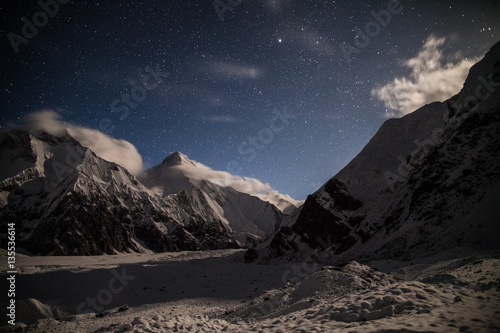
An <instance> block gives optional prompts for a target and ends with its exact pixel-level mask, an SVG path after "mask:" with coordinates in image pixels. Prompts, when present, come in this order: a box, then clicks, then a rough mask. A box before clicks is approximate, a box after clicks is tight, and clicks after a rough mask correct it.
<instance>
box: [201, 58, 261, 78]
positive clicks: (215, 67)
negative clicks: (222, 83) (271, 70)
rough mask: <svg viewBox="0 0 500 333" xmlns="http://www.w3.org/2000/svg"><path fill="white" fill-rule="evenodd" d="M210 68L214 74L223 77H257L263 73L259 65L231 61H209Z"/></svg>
mask: <svg viewBox="0 0 500 333" xmlns="http://www.w3.org/2000/svg"><path fill="white" fill-rule="evenodd" d="M208 69H209V71H210V72H211V73H212V74H213V75H216V76H218V77H220V78H223V79H227V78H232V79H257V78H259V77H260V76H262V74H263V70H262V69H260V68H259V67H256V66H245V65H240V64H235V63H230V62H212V63H209V65H208Z"/></svg>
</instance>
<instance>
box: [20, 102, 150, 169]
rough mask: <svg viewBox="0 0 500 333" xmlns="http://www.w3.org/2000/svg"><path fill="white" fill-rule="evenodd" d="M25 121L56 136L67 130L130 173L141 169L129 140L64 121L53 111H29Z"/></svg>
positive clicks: (138, 155)
mask: <svg viewBox="0 0 500 333" xmlns="http://www.w3.org/2000/svg"><path fill="white" fill-rule="evenodd" d="M25 121H26V123H27V126H28V128H29V129H34V130H44V131H46V132H48V133H50V134H52V135H56V136H62V135H65V134H66V132H67V133H69V135H71V136H72V137H73V138H74V139H75V140H76V141H78V142H79V143H80V144H81V145H82V146H84V147H87V148H90V149H91V150H92V151H93V152H94V153H95V154H96V155H97V156H99V157H101V158H103V159H105V160H107V161H110V162H114V163H117V164H119V165H121V166H123V167H124V168H126V169H127V170H128V171H129V172H130V173H131V174H134V175H137V174H138V173H139V172H141V171H142V169H143V164H142V157H141V155H140V154H139V152H138V151H137V149H136V148H135V146H134V145H133V144H131V143H130V142H128V141H125V140H119V139H114V138H112V137H110V136H109V135H106V134H104V133H102V132H100V131H98V130H95V129H91V128H87V127H81V126H77V125H74V124H71V123H67V122H64V121H63V120H62V119H61V116H60V114H59V113H57V112H55V111H52V110H42V111H38V112H34V113H30V114H28V115H27V116H26V117H25Z"/></svg>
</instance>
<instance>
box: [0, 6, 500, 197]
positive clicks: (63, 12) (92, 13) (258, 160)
mask: <svg viewBox="0 0 500 333" xmlns="http://www.w3.org/2000/svg"><path fill="white" fill-rule="evenodd" d="M43 1H45V2H46V3H47V4H49V3H54V0H52V1H51V0H43ZM8 2H9V5H8V6H6V5H5V4H2V5H1V6H2V8H1V21H2V22H1V38H2V41H1V65H0V66H1V75H0V85H1V86H0V88H1V90H0V101H1V105H0V123H2V124H3V125H2V128H3V129H5V128H6V124H7V123H9V122H12V121H14V122H20V121H22V119H23V117H25V116H26V115H27V114H29V113H32V112H34V111H38V110H42V109H50V110H54V111H56V112H58V113H59V114H60V115H61V117H62V119H64V120H65V121H67V122H71V123H73V124H75V125H78V126H85V127H90V128H94V129H100V130H101V131H104V132H107V133H108V134H109V135H111V136H113V137H115V138H119V139H124V140H127V141H129V142H131V143H132V144H133V145H135V146H136V148H137V149H138V151H139V152H140V154H141V155H142V157H143V159H144V162H145V164H146V166H152V165H156V164H158V163H160V162H161V161H162V160H163V159H164V158H165V156H167V155H168V154H169V153H171V152H174V151H181V152H183V153H184V154H186V155H188V156H189V157H190V158H191V159H194V160H196V161H198V162H201V163H203V164H205V165H207V166H209V167H211V168H213V169H216V170H227V171H230V172H231V173H233V174H239V175H242V176H249V177H255V178H258V179H260V180H261V181H263V182H268V183H269V184H270V185H271V186H272V187H273V188H275V189H277V190H278V191H280V192H281V193H287V194H290V195H291V196H292V197H293V198H295V199H305V197H306V196H307V194H310V193H312V192H314V191H315V190H317V189H318V188H319V187H320V186H321V185H322V184H323V183H324V182H325V181H327V180H328V179H329V178H331V177H332V176H333V175H334V174H335V173H337V172H338V171H339V170H340V169H341V168H342V167H344V166H345V165H346V164H347V163H348V162H349V161H350V160H351V159H352V158H353V157H354V156H356V154H357V153H359V152H360V150H361V149H362V148H363V146H364V145H365V144H366V143H367V142H368V141H369V140H370V138H371V137H372V136H373V135H374V134H375V133H376V131H377V130H378V128H379V127H380V126H381V124H382V123H383V122H384V121H385V120H386V119H387V118H388V116H389V115H390V116H400V115H402V114H403V113H405V112H403V111H401V110H394V109H395V108H396V107H393V109H391V107H390V105H388V104H387V103H384V101H382V100H380V99H379V98H377V97H376V96H375V95H374V93H373V92H372V91H373V89H375V88H376V87H380V86H382V85H386V84H389V83H390V82H393V80H394V79H395V78H401V77H406V78H409V80H412V79H413V80H415V81H418V78H417V77H416V76H418V75H420V74H421V72H422V71H424V72H425V71H426V70H432V68H431V69H429V68H424V69H422V68H420V70H421V71H420V72H418V73H414V77H413V78H412V76H411V75H412V71H411V69H410V68H408V66H405V65H404V63H405V61H406V60H408V59H411V58H414V57H416V56H417V55H418V54H419V52H421V51H422V50H423V46H424V44H426V43H428V45H430V44H433V43H434V44H433V45H431V46H429V47H428V48H427V51H428V54H427V55H428V56H429V54H431V53H432V52H434V53H432V54H434V55H436V54H440V55H441V58H440V59H438V60H439V61H441V65H443V64H451V65H457V66H458V65H460V64H466V63H467V62H471V61H476V60H477V59H478V57H480V56H482V55H484V53H485V52H486V51H487V50H488V49H489V48H490V47H491V46H492V45H493V44H494V43H495V42H497V41H499V40H500V23H499V22H500V1H479V0H474V1H457V0H453V1H448V0H438V1H435V0H434V1H408V0H406V1H405V0H402V1H401V2H400V3H399V4H398V3H393V2H392V1H372V0H370V1H355V0H351V1H316V0H314V1H313V0H288V1H287V0H274V1H272V0H242V1H237V0H231V1H230V0H225V1H219V2H214V1H208V0H204V1H202V0H192V1H189V0H176V1H169V0H163V1H159V0H149V1H77V0H73V1H63V0H61V1H60V2H62V3H65V4H58V9H57V12H56V7H55V6H54V5H51V6H49V7H47V8H48V11H49V13H48V14H37V13H38V12H39V11H40V10H41V7H40V6H39V5H38V4H37V1H13V0H11V1H8ZM66 2H67V4H66ZM372 11H373V12H375V13H379V14H380V13H382V14H381V16H379V17H378V18H379V20H380V22H381V23H376V20H375V18H374V15H373V14H371V12H372ZM391 11H392V12H391ZM385 13H389V14H390V15H391V16H390V17H388V16H387V15H385V16H384V15H383V14H385ZM34 15H35V17H33V16H34ZM51 16H52V17H51ZM23 17H26V18H27V19H28V20H29V21H30V23H29V24H30V25H31V24H32V22H33V20H34V19H35V21H36V20H38V21H37V22H38V25H39V26H40V27H39V28H36V27H35V28H36V29H38V33H37V34H34V33H33V30H30V29H29V28H25V29H24V30H25V31H24V33H25V36H23V31H22V28H23V24H26V20H25V21H23V20H22V18H23ZM222 19H223V20H222ZM370 22H372V23H371V24H370ZM356 27H358V28H360V30H361V31H362V33H363V34H364V35H365V36H366V37H367V38H368V39H369V40H368V41H367V40H366V38H363V37H362V36H358V38H357V39H356V40H355V36H356V34H358V31H359V30H357V29H356ZM366 28H368V30H366ZM370 29H371V30H370ZM9 33H13V34H9ZM14 35H17V36H18V37H13V36H14ZM9 36H10V37H9ZM341 43H345V44H341ZM16 49H17V50H16ZM16 51H17V52H16ZM424 51H425V50H424ZM432 54H431V56H432ZM422 56H425V54H424V53H422ZM439 61H438V62H439ZM432 64H435V63H431V62H430V61H427V62H424V65H426V66H431V67H432ZM443 66H444V65H443ZM462 83H463V82H459V85H460V86H461V84H462ZM413 88H415V89H419V87H418V84H416V85H414V87H413ZM445 94H446V93H443V95H442V96H443V98H444V97H450V96H451V95H450V96H445ZM407 112H408V111H406V113H407ZM277 115H278V116H277ZM252 138H253V139H252ZM228 167H229V170H228Z"/></svg>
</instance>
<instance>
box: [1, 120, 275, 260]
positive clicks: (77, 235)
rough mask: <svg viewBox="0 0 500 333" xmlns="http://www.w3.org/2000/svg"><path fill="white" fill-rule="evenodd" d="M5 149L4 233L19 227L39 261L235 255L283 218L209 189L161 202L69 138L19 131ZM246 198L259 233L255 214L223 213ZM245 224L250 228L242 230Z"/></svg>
mask: <svg viewBox="0 0 500 333" xmlns="http://www.w3.org/2000/svg"><path fill="white" fill-rule="evenodd" d="M0 147H1V148H0V158H1V160H2V166H1V167H0V219H1V220H2V221H3V222H4V223H2V229H4V230H2V231H1V232H2V233H5V232H6V229H7V224H6V223H5V222H9V223H15V225H16V234H17V244H18V246H19V247H21V248H24V249H25V250H27V251H29V252H31V253H33V254H41V255H48V254H53V255H96V254H103V253H107V254H111V253H116V252H137V251H148V250H151V251H155V252H165V251H179V250H206V249H220V248H237V247H241V246H242V243H241V242H240V241H238V239H240V240H242V239H246V235H247V233H248V235H250V236H251V237H253V238H255V240H256V241H258V240H260V238H261V237H267V236H268V235H270V234H271V233H272V232H273V231H274V230H275V228H276V225H279V223H280V221H281V218H282V214H281V212H280V211H278V210H277V209H276V208H275V207H274V206H272V205H271V204H269V203H266V202H263V201H261V200H260V199H258V198H255V197H251V196H249V195H246V194H243V193H239V192H237V191H235V190H233V189H230V188H227V189H221V188H219V187H217V186H216V185H215V184H211V183H209V182H203V183H201V184H198V185H197V186H196V187H195V186H193V185H190V184H185V185H186V188H185V189H182V190H181V191H180V192H179V193H171V194H169V195H166V196H164V195H159V194H158V193H157V192H155V191H153V190H150V189H148V188H147V187H146V186H144V185H143V184H142V183H141V182H140V181H138V180H137V179H136V178H135V177H134V176H133V175H131V174H130V173H129V172H128V171H127V170H126V169H125V168H123V167H121V166H119V165H117V164H115V163H112V162H108V161H106V160H104V159H102V158H100V157H98V156H96V155H95V154H94V153H93V152H92V151H91V150H90V149H88V148H85V147H82V146H81V145H80V144H79V143H78V142H77V141H75V140H74V139H73V138H72V137H71V136H70V135H69V134H66V135H65V136H54V135H51V134H48V133H46V132H43V131H24V130H16V131H11V132H9V133H6V134H4V135H3V136H1V137H0ZM174 158H175V156H174ZM188 185H189V186H188ZM178 190H180V188H178ZM242 198H243V199H244V201H245V203H243V204H242V207H247V206H248V205H255V206H256V207H262V214H261V215H258V217H260V218H262V220H259V221H258V222H259V223H260V224H259V226H257V225H253V224H252V221H256V220H255V219H253V218H252V217H248V216H245V214H250V213H251V212H252V210H250V209H248V210H246V211H243V210H238V209H233V210H231V209H227V211H228V212H231V213H233V215H234V216H233V215H230V214H229V213H227V214H226V216H225V217H224V218H223V215H221V214H217V213H220V212H219V211H218V209H219V210H220V209H223V208H226V207H230V208H231V207H237V206H238V205H239V203H238V200H243V199H242ZM216 203H218V204H219V206H215V204H216ZM245 205H247V206H245ZM238 214H240V215H241V216H240V215H238ZM241 220H244V221H246V224H245V226H246V227H247V229H244V228H239V229H238V228H236V227H237V226H238V223H240V221H241ZM248 221H250V222H248ZM258 231H262V232H258ZM254 233H255V234H256V235H257V236H256V237H254ZM266 233H268V234H266Z"/></svg>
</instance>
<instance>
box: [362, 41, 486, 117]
mask: <svg viewBox="0 0 500 333" xmlns="http://www.w3.org/2000/svg"><path fill="white" fill-rule="evenodd" d="M445 41H446V38H437V37H435V36H433V35H431V36H429V38H428V39H427V41H426V42H425V44H424V45H423V46H422V48H421V50H420V51H419V53H418V55H417V56H416V57H414V58H411V59H409V60H406V61H404V62H403V66H406V67H408V68H410V69H411V74H410V75H409V77H399V78H395V79H394V80H393V81H392V82H390V83H388V84H386V85H384V86H380V87H376V88H374V89H373V90H372V92H371V93H372V96H374V97H377V98H378V99H379V100H381V101H383V102H384V103H385V106H386V107H387V108H388V109H390V110H391V111H390V112H387V114H386V115H387V116H388V117H398V116H404V115H405V114H408V113H411V112H413V111H415V110H417V109H418V108H420V107H421V106H423V105H425V104H428V103H431V102H436V101H443V100H446V99H448V98H450V97H452V96H453V95H455V94H457V93H458V92H459V91H460V89H461V88H462V86H463V83H464V81H465V79H466V77H467V74H468V72H469V69H470V67H471V66H472V65H474V64H475V63H476V62H477V61H478V60H479V57H476V58H473V59H467V58H463V57H462V56H460V54H456V57H458V58H459V60H458V61H455V62H445V61H444V56H443V51H442V49H443V45H444V43H445Z"/></svg>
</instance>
